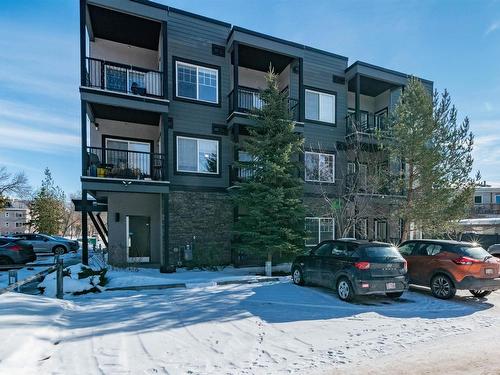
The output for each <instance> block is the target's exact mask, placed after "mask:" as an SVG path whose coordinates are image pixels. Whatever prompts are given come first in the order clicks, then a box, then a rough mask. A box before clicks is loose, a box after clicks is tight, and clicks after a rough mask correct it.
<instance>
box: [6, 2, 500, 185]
mask: <svg viewBox="0 0 500 375" xmlns="http://www.w3.org/2000/svg"><path fill="white" fill-rule="evenodd" d="M161 2H162V3H164V4H167V5H171V6H174V7H177V8H181V9H184V10H188V11H191V12H195V13H199V14H203V15H206V16H208V17H213V18H217V19H221V20H223V21H227V22H229V23H232V24H234V25H238V26H242V27H246V28H250V29H254V30H257V31H260V32H263V33H266V34H270V35H273V36H277V37H281V38H285V39H289V40H292V41H295V42H299V43H303V44H307V45H310V46H313V47H316V48H321V49H324V50H327V51H331V52H335V53H338V54H341V55H344V56H347V57H349V63H352V62H354V61H356V60H363V61H366V62H369V63H373V64H376V65H382V66H384V67H388V68H391V69H395V70H399V71H403V72H406V73H409V74H415V75H418V76H420V77H423V78H427V79H430V80H433V81H434V82H435V87H436V88H437V89H439V90H443V89H444V88H447V89H448V90H449V91H450V93H451V95H452V98H453V101H454V103H455V104H456V105H457V107H458V109H459V115H460V116H461V117H463V116H465V115H468V116H469V118H470V120H471V128H472V130H473V132H474V133H475V135H476V145H475V152H474V156H475V163H476V164H475V167H476V169H479V170H480V171H481V174H482V176H483V179H486V180H487V181H488V182H493V183H497V184H500V132H499V129H500V1H498V0H496V1H495V0H491V1H486V0H485V1H472V0H470V1H465V0H453V1H452V0H449V1H448V0H436V1H431V0H418V1H411V0H406V1H383V0H381V1H377V2H374V1H331V0H322V1H320V0H315V1H302V0H291V1H284V0H275V1H268V0H253V1H248V0H245V1H243V0H211V1H208V0H205V1H202V0H196V1H195V0H172V1H161ZM375 5H376V6H375ZM298 15H300V19H299V17H298ZM78 43H79V38H78V1H76V0H59V1H56V0H43V1H42V0H30V1H28V0H24V1H23V0H2V5H1V6H0V165H5V166H7V167H8V168H9V170H11V171H13V172H15V171H19V170H24V171H25V172H26V174H27V175H28V177H29V179H30V182H31V183H32V185H33V186H37V185H39V183H40V181H41V180H42V177H43V176H42V173H43V168H44V167H46V166H48V167H49V168H50V169H51V170H52V173H53V176H54V178H55V180H56V183H57V184H58V185H60V186H61V187H62V188H63V189H64V190H65V191H66V192H67V193H68V194H69V193H72V192H75V191H77V190H79V189H80V184H79V175H80V149H79V145H80V143H79V142H80V140H79V134H80V120H79V113H80V105H79V100H78V82H79V77H78V75H79V68H78V66H79V65H78V58H79V56H78V53H79V46H78Z"/></svg>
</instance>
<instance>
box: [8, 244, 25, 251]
mask: <svg viewBox="0 0 500 375" xmlns="http://www.w3.org/2000/svg"><path fill="white" fill-rule="evenodd" d="M22 249H23V248H22V247H21V246H19V245H12V246H11V247H9V250H10V251H21V250H22Z"/></svg>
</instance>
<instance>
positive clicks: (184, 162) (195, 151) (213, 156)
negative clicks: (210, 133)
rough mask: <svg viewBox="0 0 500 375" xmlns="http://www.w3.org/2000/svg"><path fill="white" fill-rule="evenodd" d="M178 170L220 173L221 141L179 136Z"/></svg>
mask: <svg viewBox="0 0 500 375" xmlns="http://www.w3.org/2000/svg"><path fill="white" fill-rule="evenodd" d="M177 171H179V172H193V173H207V174H218V173H219V141H216V140H211V139H198V138H189V137H180V136H178V137H177Z"/></svg>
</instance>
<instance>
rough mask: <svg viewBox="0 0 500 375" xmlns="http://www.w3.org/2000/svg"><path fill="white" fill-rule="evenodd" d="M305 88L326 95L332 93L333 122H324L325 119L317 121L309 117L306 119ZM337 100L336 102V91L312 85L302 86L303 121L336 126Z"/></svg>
mask: <svg viewBox="0 0 500 375" xmlns="http://www.w3.org/2000/svg"><path fill="white" fill-rule="evenodd" d="M306 90H309V91H316V92H319V93H324V94H328V95H333V96H334V97H335V103H334V105H335V123H331V122H326V121H319V120H311V119H308V118H307V117H306V114H305V98H306ZM337 102H338V93H337V91H332V90H325V89H320V88H318V87H312V86H304V122H310V123H313V124H318V125H328V126H332V127H337V121H338V119H337V117H338V116H337V112H338V108H337Z"/></svg>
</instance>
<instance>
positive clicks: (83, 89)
mask: <svg viewBox="0 0 500 375" xmlns="http://www.w3.org/2000/svg"><path fill="white" fill-rule="evenodd" d="M82 92H85V93H88V94H96V95H107V96H112V97H115V98H120V99H125V100H126V99H130V100H136V101H139V102H144V103H151V104H158V105H165V106H167V107H168V104H169V102H168V101H166V100H165V99H163V98H160V97H158V98H156V99H154V98H151V97H145V96H139V95H133V94H127V93H120V92H117V91H109V90H103V89H99V88H92V87H80V93H82ZM125 107H126V106H125ZM142 110H143V111H150V112H159V113H162V112H163V110H161V111H155V110H152V109H142Z"/></svg>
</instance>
